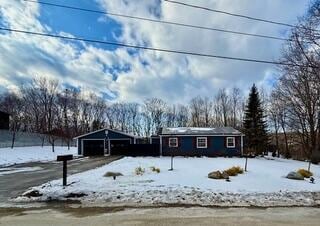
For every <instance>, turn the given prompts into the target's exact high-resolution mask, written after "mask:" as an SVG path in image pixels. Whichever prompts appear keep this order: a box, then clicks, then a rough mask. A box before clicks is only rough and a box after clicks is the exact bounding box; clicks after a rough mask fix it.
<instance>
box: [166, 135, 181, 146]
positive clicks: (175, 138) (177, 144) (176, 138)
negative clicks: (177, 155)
mask: <svg viewBox="0 0 320 226" xmlns="http://www.w3.org/2000/svg"><path fill="white" fill-rule="evenodd" d="M171 139H174V140H176V145H175V146H171V145H170V140H171ZM178 142H179V140H178V137H169V140H168V146H169V148H177V147H179V143H178Z"/></svg>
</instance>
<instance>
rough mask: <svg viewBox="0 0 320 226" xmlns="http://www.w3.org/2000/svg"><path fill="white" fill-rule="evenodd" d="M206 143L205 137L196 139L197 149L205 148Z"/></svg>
mask: <svg viewBox="0 0 320 226" xmlns="http://www.w3.org/2000/svg"><path fill="white" fill-rule="evenodd" d="M207 147H208V141H207V138H206V137H197V148H207Z"/></svg>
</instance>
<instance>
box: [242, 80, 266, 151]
mask: <svg viewBox="0 0 320 226" xmlns="http://www.w3.org/2000/svg"><path fill="white" fill-rule="evenodd" d="M244 134H245V147H246V149H247V150H250V151H253V152H255V153H256V154H262V153H263V152H265V151H266V150H267V145H268V135H267V122H266V120H265V115H264V112H263V108H262V105H261V101H260V97H259V92H258V90H257V87H256V86H255V84H253V86H252V88H251V91H250V94H249V99H248V102H247V106H246V110H245V117H244Z"/></svg>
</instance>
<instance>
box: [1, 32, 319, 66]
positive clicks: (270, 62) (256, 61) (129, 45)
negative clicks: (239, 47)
mask: <svg viewBox="0 0 320 226" xmlns="http://www.w3.org/2000/svg"><path fill="white" fill-rule="evenodd" d="M0 30H3V31H9V32H15V33H23V34H28V35H37V36H44V37H51V38H59V39H66V40H71V41H83V42H89V43H97V44H104V45H112V46H121V47H125V48H134V49H143V50H149V51H157V52H166V53H175V54H183V55H191V56H200V57H208V58H217V59H224V60H234V61H244V62H251V63H263V64H273V65H285V66H299V67H305V68H308V67H311V68H317V67H315V66H305V65H299V64H290V63H283V62H278V61H268V60H258V59H250V58H240V57H230V56H221V55H213V54H206V53H197V52H189V51H182V50H172V49H163V48H155V47H148V46H138V45H131V44H126V43H120V42H110V41H101V40H95V39H87V38H79V37H70V36H63V35H55V34H49V33H41V32H33V31H25V30H19V29H12V28H6V27H0Z"/></svg>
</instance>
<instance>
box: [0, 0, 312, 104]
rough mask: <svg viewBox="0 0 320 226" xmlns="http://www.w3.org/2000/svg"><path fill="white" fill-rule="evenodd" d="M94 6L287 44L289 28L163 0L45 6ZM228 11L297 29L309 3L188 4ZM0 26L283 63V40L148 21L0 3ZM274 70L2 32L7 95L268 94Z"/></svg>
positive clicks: (206, 0) (0, 88)
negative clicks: (256, 89)
mask: <svg viewBox="0 0 320 226" xmlns="http://www.w3.org/2000/svg"><path fill="white" fill-rule="evenodd" d="M43 1H44V2H51V3H58V4H65V5H72V6H76V7H82V8H87V9H93V10H102V11H106V12H111V13H119V14H126V15H132V16H140V17H148V18H153V19H160V20H166V21H173V22H179V23H187V24H193V25H200V26H207V27H215V28H220V29H229V30H235V31H241V32H248V33H256V34H264V35H272V36H278V37H283V38H287V37H288V35H289V34H290V29H289V28H288V27H284V26H277V25H272V24H267V23H262V22H257V21H250V20H246V19H241V18H236V17H231V16H226V15H222V14H217V13H213V12H209V11H204V10H199V9H194V8H190V7H185V6H181V5H175V4H172V3H168V2H164V1H162V0H65V1H64V0H43ZM181 1H184V2H187V3H191V4H196V5H201V6H205V7H210V8H214V9H219V10H225V11H228V12H233V13H238V14H245V15H250V16H253V17H259V18H265V19H270V20H276V21H281V22H284V23H289V24H296V23H297V20H298V17H301V16H303V15H304V14H305V12H306V10H307V8H308V6H309V4H310V1H309V0H294V1H292V0H277V1H275V0H264V1H258V0H181ZM0 26H1V27H8V28H12V29H22V30H27V31H35V32H44V33H52V34H58V35H65V36H73V37H83V38H91V39H97V40H104V41H112V42H123V43H127V44H131V45H145V46H150V47H155V48H164V49H174V50H182V51H189V52H199V53H205V54H214V55H223V56H232V57H241V58H254V59H261V60H270V61H276V60H277V59H279V57H280V55H281V49H282V47H283V44H284V42H283V41H277V40H269V39H262V38H256V37H248V36H239V35H234V34H226V33H219V32H213V31H207V30H200V29H194V28H185V27H178V26H172V25H165V24H158V23H151V22H146V21H139V20H134V19H127V18H121V17H116V16H109V15H104V14H97V13H88V12H82V11H75V10H70V9H61V8H57V7H52V6H46V5H41V4H39V3H30V2H25V1H22V0H0ZM277 75H278V70H277V67H276V66H273V65H268V64H258V63H248V62H237V61H230V60H221V59H212V58H205V57H197V56H186V55H181V54H170V53H163V52H155V51H147V50H133V49H127V48H123V47H116V46H109V45H103V44H92V43H85V42H78V41H68V40H62V39H55V38H48V37H39V36H31V35H27V34H17V33H10V32H4V31H0V93H3V92H6V91H15V90H18V87H20V86H22V85H24V84H26V83H28V82H30V81H31V80H32V79H33V78H36V77H41V76H45V77H48V78H52V79H57V80H58V81H59V82H60V83H61V85H62V86H63V87H64V88H65V87H75V88H79V89H83V90H86V91H89V92H94V93H96V94H97V95H99V96H102V97H103V98H105V99H106V100H109V101H128V102H129V101H135V102H141V101H143V100H145V99H146V98H152V97H157V98H161V99H163V100H165V101H167V102H170V103H182V104H183V103H187V102H188V101H189V100H190V99H191V98H193V97H195V96H198V95H200V96H207V97H213V96H214V95H215V94H216V93H217V91H218V90H219V89H221V88H226V89H227V90H231V89H232V88H233V87H239V88H240V89H241V90H243V92H247V90H248V89H249V87H250V86H251V85H252V84H253V83H256V84H257V85H258V86H261V87H264V89H266V90H270V89H271V88H272V86H273V84H274V83H275V79H276V77H277Z"/></svg>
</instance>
